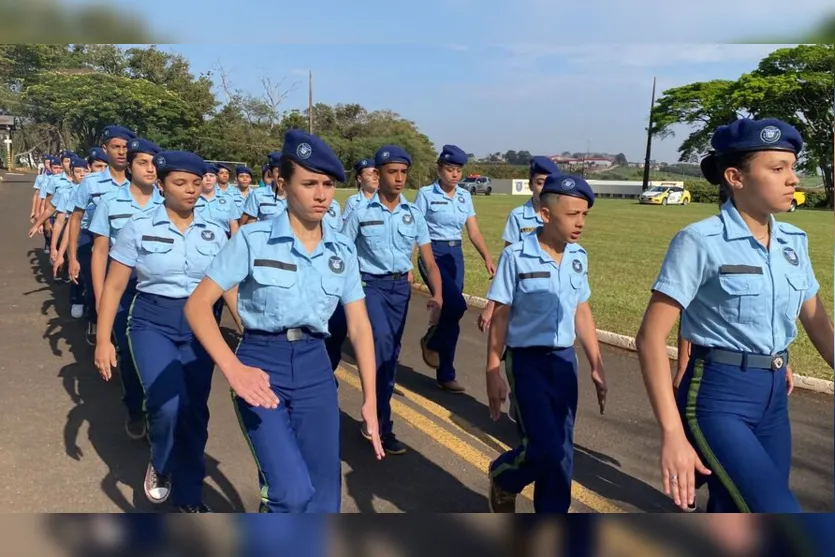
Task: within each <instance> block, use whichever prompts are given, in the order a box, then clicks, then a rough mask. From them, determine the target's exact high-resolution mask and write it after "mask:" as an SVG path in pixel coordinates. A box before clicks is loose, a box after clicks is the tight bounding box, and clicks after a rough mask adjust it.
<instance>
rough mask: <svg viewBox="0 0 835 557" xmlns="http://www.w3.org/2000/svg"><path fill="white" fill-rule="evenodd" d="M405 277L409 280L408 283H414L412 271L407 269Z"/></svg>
mask: <svg viewBox="0 0 835 557" xmlns="http://www.w3.org/2000/svg"><path fill="white" fill-rule="evenodd" d="M406 279H407V280H408V281H409V284H414V283H415V274H414V273H413V272H412V271H409V274H408V275H406Z"/></svg>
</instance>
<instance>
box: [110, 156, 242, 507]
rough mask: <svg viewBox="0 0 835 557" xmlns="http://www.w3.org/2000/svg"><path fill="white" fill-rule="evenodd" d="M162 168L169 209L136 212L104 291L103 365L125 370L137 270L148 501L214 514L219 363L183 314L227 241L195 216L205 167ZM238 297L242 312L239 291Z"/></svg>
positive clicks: (134, 335)
mask: <svg viewBox="0 0 835 557" xmlns="http://www.w3.org/2000/svg"><path fill="white" fill-rule="evenodd" d="M153 163H154V166H155V167H156V172H157V178H158V180H159V184H160V185H161V188H162V192H163V197H164V201H163V204H162V205H159V206H157V207H156V208H155V209H153V210H151V211H146V212H141V213H137V214H135V215H134V216H133V217H131V219H130V220H129V221H128V222H127V223H126V224H125V226H124V227H123V228H122V230H121V231H120V232H119V234H118V236H117V237H116V243H115V244H114V246H113V249H112V250H111V252H110V258H111V260H112V261H111V263H110V269H109V271H108V273H107V278H106V279H105V283H104V290H103V292H102V299H101V317H100V319H99V327H98V331H97V336H96V359H95V361H96V367H97V368H98V370H99V373H100V374H101V376H102V377H103V378H104V379H105V380H109V379H110V377H111V368H113V367H115V365H116V349H115V348H114V346H113V344H112V343H111V340H110V339H111V332H112V330H113V322H114V319H115V317H116V312H117V308H118V306H119V301H120V299H121V298H122V295H123V294H124V291H125V289H126V288H127V285H128V282H129V280H130V276H131V273H132V270H133V269H134V268H135V269H136V273H137V279H138V280H137V285H136V290H137V294H136V298H135V299H134V301H133V304H132V306H131V308H130V315H129V317H128V339H129V341H130V351H131V355H132V357H133V361H134V364H135V365H136V370H137V371H138V372H139V377H140V379H141V381H142V386H143V388H144V390H145V407H146V410H147V413H148V427H149V437H150V442H151V459H150V462H149V463H148V468H147V472H146V474H145V482H144V487H145V495H146V496H147V497H148V499H149V500H150V501H151V502H152V503H155V504H159V503H163V502H165V501H166V500H167V499H168V497H169V495H171V496H172V499H173V502H174V503H175V504H176V505H177V506H178V508H179V510H180V511H181V512H186V513H204V512H211V510H210V509H209V508H208V507H207V506H206V505H205V504H204V503H203V499H202V488H203V478H204V477H205V473H206V463H205V460H204V455H203V451H204V449H205V446H206V440H207V439H208V435H209V434H208V423H209V406H208V401H209V392H210V389H211V384H212V371H213V369H214V364H213V363H212V360H211V358H210V357H209V355H208V354H207V353H206V351H205V350H204V349H203V347H202V346H201V344H200V342H199V341H198V339H197V338H195V336H194V335H193V334H192V331H191V329H190V328H189V325H188V323H186V321H185V319H184V318H183V308H184V306H185V304H186V301H187V300H188V296H189V294H191V292H192V291H193V290H194V288H195V287H196V286H197V284H198V283H199V282H200V280H201V279H202V278H203V276H204V275H205V270H206V268H207V267H208V265H209V264H210V263H211V262H212V260H213V259H214V257H215V255H216V254H217V253H218V252H219V251H220V249H221V247H223V245H224V244H225V243H226V242H227V239H226V234H225V233H224V230H223V228H222V227H221V226H220V225H219V224H218V223H216V222H213V221H209V220H205V219H204V218H203V217H202V216H201V215H200V213H199V212H197V211H195V210H194V204H195V202H196V201H197V197H198V196H199V194H200V185H201V182H202V180H203V173H204V172H205V170H206V163H205V162H204V161H203V159H201V158H200V157H198V156H197V155H195V154H193V153H188V152H183V151H162V152H160V153H157V154H156V155H155V156H154V158H153ZM228 299H229V300H230V307H235V305H234V301H235V300H234V290H230V292H229V294H228Z"/></svg>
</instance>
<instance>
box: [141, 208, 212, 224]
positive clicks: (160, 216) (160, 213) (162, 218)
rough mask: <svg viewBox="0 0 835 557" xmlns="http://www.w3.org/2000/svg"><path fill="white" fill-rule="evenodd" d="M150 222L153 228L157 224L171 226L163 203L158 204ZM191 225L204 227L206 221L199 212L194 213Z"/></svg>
mask: <svg viewBox="0 0 835 557" xmlns="http://www.w3.org/2000/svg"><path fill="white" fill-rule="evenodd" d="M152 221H153V223H154V226H156V225H158V224H168V225H170V224H171V218H170V217H169V216H168V211H166V210H165V203H160V204H159V207H157V208H156V209H155V210H154V216H153V218H152ZM191 224H192V225H194V226H206V219H204V218H203V215H202V214H201V212H200V211H194V220H193V221H192V223H191Z"/></svg>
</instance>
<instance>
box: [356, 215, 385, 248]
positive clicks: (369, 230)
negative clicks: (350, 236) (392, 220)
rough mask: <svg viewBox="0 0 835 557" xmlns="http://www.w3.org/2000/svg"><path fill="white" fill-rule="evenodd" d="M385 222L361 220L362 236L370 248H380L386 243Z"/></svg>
mask: <svg viewBox="0 0 835 557" xmlns="http://www.w3.org/2000/svg"><path fill="white" fill-rule="evenodd" d="M385 229H386V227H385V223H384V222H383V221H381V220H368V221H365V222H360V236H362V237H363V239H364V240H365V243H366V245H367V246H368V247H369V248H372V249H375V248H380V247H382V246H383V244H384V243H385V239H386V237H385Z"/></svg>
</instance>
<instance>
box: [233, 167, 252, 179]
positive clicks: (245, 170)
mask: <svg viewBox="0 0 835 557" xmlns="http://www.w3.org/2000/svg"><path fill="white" fill-rule="evenodd" d="M241 174H249V177H250V178H252V170H250V169H249V167H248V166H238V167H237V168H235V175H236V176H240V175H241Z"/></svg>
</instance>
